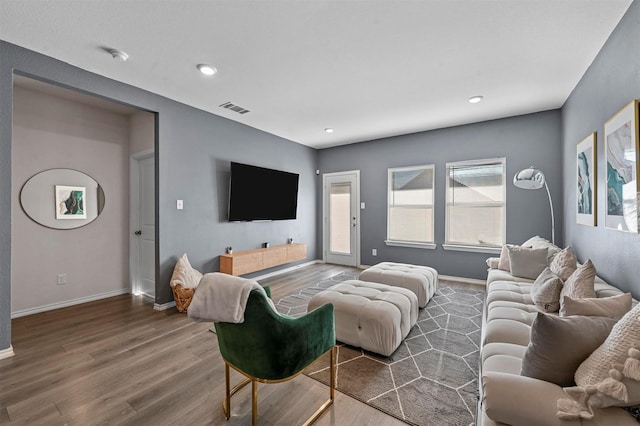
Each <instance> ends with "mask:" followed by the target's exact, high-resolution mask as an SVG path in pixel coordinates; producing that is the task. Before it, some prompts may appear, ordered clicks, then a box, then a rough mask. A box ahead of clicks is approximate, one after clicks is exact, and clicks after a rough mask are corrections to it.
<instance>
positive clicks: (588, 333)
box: [520, 312, 616, 387]
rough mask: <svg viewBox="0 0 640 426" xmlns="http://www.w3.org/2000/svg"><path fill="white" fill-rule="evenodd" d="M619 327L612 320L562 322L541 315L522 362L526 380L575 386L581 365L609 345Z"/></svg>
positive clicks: (586, 319)
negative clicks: (606, 342)
mask: <svg viewBox="0 0 640 426" xmlns="http://www.w3.org/2000/svg"><path fill="white" fill-rule="evenodd" d="M615 323H616V321H615V320H614V319H612V318H604V317H585V316H573V317H566V318H561V317H557V316H555V315H546V314H543V313H541V312H538V315H537V317H536V318H535V319H534V320H533V323H532V324H531V340H530V341H529V346H528V347H527V350H526V352H525V354H524V357H523V358H522V371H521V373H520V374H521V375H522V376H528V377H533V378H534V379H540V380H545V381H547V382H551V383H555V384H557V385H559V386H563V387H565V386H573V385H574V384H575V382H574V381H573V380H574V378H573V376H574V373H575V371H576V370H577V369H578V367H579V366H580V364H581V363H582V362H583V361H584V360H585V359H587V357H588V356H589V355H591V353H592V352H593V351H594V350H595V349H596V348H597V347H598V346H600V345H601V344H602V342H604V341H605V339H606V338H607V336H608V335H609V333H610V332H611V328H612V327H613V325H614V324H615Z"/></svg>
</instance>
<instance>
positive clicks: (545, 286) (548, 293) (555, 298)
mask: <svg viewBox="0 0 640 426" xmlns="http://www.w3.org/2000/svg"><path fill="white" fill-rule="evenodd" d="M560 291H562V280H561V279H560V278H559V277H558V276H556V274H554V273H553V272H551V269H550V268H545V270H544V271H542V272H541V273H540V275H538V278H536V280H535V281H534V282H533V286H532V287H531V300H533V303H534V304H535V305H536V308H538V310H539V311H541V312H558V309H560Z"/></svg>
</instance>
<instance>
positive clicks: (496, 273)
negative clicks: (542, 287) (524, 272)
mask: <svg viewBox="0 0 640 426" xmlns="http://www.w3.org/2000/svg"><path fill="white" fill-rule="evenodd" d="M496 281H509V282H516V283H529V284H531V283H533V280H532V279H529V278H522V277H514V276H513V275H511V273H510V272H507V271H503V270H502V269H489V270H488V271H487V287H488V286H489V285H490V284H492V283H494V282H496Z"/></svg>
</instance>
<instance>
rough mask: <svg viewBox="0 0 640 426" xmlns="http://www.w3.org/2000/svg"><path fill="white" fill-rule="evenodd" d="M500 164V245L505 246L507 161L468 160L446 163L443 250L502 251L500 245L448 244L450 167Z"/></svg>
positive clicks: (490, 159)
mask: <svg viewBox="0 0 640 426" xmlns="http://www.w3.org/2000/svg"><path fill="white" fill-rule="evenodd" d="M498 163H500V164H502V170H503V171H502V200H503V201H502V205H503V209H502V226H503V228H502V240H503V241H502V244H505V241H506V234H507V159H506V158H505V157H500V158H487V159H482V160H468V161H454V162H449V163H446V167H445V169H446V170H445V173H446V175H445V176H446V193H445V205H446V208H445V218H444V220H445V242H444V244H443V245H442V247H443V248H444V249H445V250H456V251H468V252H476V253H491V254H498V253H500V250H501V249H502V244H501V245H493V244H460V243H451V242H449V209H450V202H449V194H450V191H449V189H450V184H449V170H450V169H451V167H461V166H462V167H464V166H479V165H489V164H498Z"/></svg>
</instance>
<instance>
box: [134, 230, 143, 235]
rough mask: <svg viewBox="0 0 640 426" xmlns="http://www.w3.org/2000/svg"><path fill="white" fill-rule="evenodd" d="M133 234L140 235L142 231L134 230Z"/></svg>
mask: <svg viewBox="0 0 640 426" xmlns="http://www.w3.org/2000/svg"><path fill="white" fill-rule="evenodd" d="M134 234H136V235H142V231H136V232H134Z"/></svg>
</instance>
